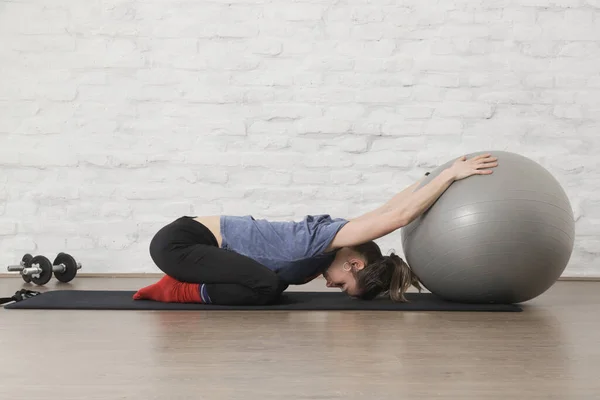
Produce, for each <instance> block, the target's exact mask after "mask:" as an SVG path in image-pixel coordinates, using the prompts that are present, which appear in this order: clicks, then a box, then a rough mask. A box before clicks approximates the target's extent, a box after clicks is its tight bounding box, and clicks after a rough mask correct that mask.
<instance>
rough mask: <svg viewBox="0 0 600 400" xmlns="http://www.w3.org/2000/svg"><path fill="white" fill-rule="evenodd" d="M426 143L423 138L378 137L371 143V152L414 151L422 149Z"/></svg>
mask: <svg viewBox="0 0 600 400" xmlns="http://www.w3.org/2000/svg"><path fill="white" fill-rule="evenodd" d="M426 142H427V139H426V137H425V136H398V137H378V138H376V139H375V140H374V141H373V144H372V145H371V151H374V152H376V151H382V150H396V151H399V152H400V151H403V152H404V151H415V150H420V149H422V148H423V147H424V146H425V144H426Z"/></svg>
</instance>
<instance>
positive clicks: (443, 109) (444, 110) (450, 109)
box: [434, 98, 494, 118]
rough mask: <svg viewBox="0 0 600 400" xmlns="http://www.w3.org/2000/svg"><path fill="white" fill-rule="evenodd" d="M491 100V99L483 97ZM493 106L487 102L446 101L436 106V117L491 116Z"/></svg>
mask: <svg viewBox="0 0 600 400" xmlns="http://www.w3.org/2000/svg"><path fill="white" fill-rule="evenodd" d="M481 100H490V99H485V98H484V99H481ZM493 110H494V109H493V107H492V106H491V105H489V104H485V103H469V102H446V103H442V104H440V105H439V106H437V107H436V110H435V113H434V115H435V116H436V117H463V118H490V117H491V116H492V114H493Z"/></svg>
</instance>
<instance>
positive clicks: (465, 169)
mask: <svg viewBox="0 0 600 400" xmlns="http://www.w3.org/2000/svg"><path fill="white" fill-rule="evenodd" d="M497 166H498V158H496V157H492V155H491V154H482V155H480V156H476V157H473V158H471V159H469V160H467V157H466V156H462V157H461V158H459V159H458V160H456V161H455V162H454V164H452V166H451V167H450V168H448V169H449V170H450V171H451V173H452V176H454V180H455V181H459V180H461V179H465V178H468V177H469V176H471V175H489V174H491V173H492V172H493V171H492V170H491V169H490V168H494V167H497Z"/></svg>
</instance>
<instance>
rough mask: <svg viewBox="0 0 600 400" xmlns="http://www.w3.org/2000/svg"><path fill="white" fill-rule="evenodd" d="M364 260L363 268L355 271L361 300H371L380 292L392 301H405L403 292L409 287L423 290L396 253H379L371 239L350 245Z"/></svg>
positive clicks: (414, 275)
mask: <svg viewBox="0 0 600 400" xmlns="http://www.w3.org/2000/svg"><path fill="white" fill-rule="evenodd" d="M352 249H353V250H354V251H356V252H357V253H359V254H361V255H362V256H363V257H364V258H365V260H366V264H367V265H366V266H365V268H363V269H361V270H360V271H357V272H356V273H355V275H356V279H357V282H358V287H359V288H360V291H361V294H360V295H359V297H360V298H361V299H363V300H371V299H374V298H375V297H377V296H379V295H380V294H385V295H386V296H389V297H390V299H391V300H392V301H395V302H406V301H407V300H406V297H405V296H404V293H406V291H407V290H408V289H409V288H410V287H411V286H414V287H416V288H417V289H418V290H419V292H420V291H421V290H423V289H422V288H421V284H420V282H419V278H418V277H417V275H416V274H415V273H414V272H413V270H412V269H411V268H410V267H409V266H408V264H406V262H404V260H403V259H402V258H400V257H398V255H396V254H394V253H391V254H390V255H389V256H384V255H382V254H381V249H380V248H379V246H378V245H377V244H376V243H375V242H373V241H371V242H367V243H364V244H361V245H359V246H354V247H352Z"/></svg>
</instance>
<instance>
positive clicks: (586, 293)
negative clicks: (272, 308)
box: [0, 277, 600, 400]
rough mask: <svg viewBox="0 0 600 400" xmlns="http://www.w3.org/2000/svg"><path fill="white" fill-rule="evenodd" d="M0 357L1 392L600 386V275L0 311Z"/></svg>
mask: <svg viewBox="0 0 600 400" xmlns="http://www.w3.org/2000/svg"><path fill="white" fill-rule="evenodd" d="M155 280H156V279H155V278H153V279H139V278H136V279H134V278H129V279H127V278H115V279H110V278H84V277H79V278H76V280H75V281H73V284H70V285H62V286H58V285H56V284H55V283H50V284H49V285H47V287H46V288H45V289H43V290H54V289H57V288H59V287H60V288H73V289H126V290H133V289H137V288H139V287H141V286H144V285H146V284H148V283H151V282H153V281H155ZM322 285H323V282H322V281H320V280H319V281H314V283H311V284H310V285H306V286H304V287H301V288H299V289H301V290H321V289H322V288H323V286H322ZM21 287H30V288H34V287H32V286H28V285H22V281H21V280H20V279H18V278H2V279H0V295H1V296H9V295H12V294H13V293H14V292H15V291H16V290H18V289H20V288H21ZM0 356H1V358H0V399H7V400H8V399H27V400H33V399H44V400H54V399H56V400H68V399H73V400H75V399H76V400H82V399H89V400H92V399H102V400H107V399H165V400H171V399H173V400H175V399H177V400H179V399H194V400H198V399H210V400H218V399H244V400H252V399H264V400H266V399H273V400H294V399H361V400H363V399H378V400H379V399H394V400H397V399H411V400H412V399H478V400H481V399H502V400H505V399H600V283H596V282H559V283H557V284H556V285H555V286H554V287H553V288H552V289H550V291H548V292H546V293H545V294H544V295H542V296H540V297H539V298H537V299H535V300H533V301H531V302H530V303H528V304H527V307H526V310H525V312H522V313H465V312H456V313H451V312H446V313H441V312H437V313H436V312H430V313H426V312H356V311H344V312H304V311H289V312H287V311H278V312H264V311H263V312H259V311H246V312H238V311H227V312H221V311H203V312H173V311H170V312H164V311H163V312H157V311H143V312H137V311H37V310H0Z"/></svg>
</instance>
